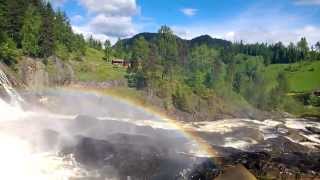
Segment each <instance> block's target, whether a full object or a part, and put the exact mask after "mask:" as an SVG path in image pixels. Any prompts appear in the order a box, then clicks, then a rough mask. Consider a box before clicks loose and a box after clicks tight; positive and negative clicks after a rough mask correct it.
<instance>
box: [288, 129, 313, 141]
mask: <svg viewBox="0 0 320 180" xmlns="http://www.w3.org/2000/svg"><path fill="white" fill-rule="evenodd" d="M286 136H287V137H289V138H291V139H293V140H295V141H296V142H306V141H308V139H307V138H306V137H304V136H302V135H301V134H300V132H299V131H297V130H294V129H289V130H288V132H287V133H286Z"/></svg>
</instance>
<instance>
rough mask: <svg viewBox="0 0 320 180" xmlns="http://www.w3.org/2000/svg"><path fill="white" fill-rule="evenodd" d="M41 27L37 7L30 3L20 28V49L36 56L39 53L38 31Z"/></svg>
mask: <svg viewBox="0 0 320 180" xmlns="http://www.w3.org/2000/svg"><path fill="white" fill-rule="evenodd" d="M40 28H41V16H40V13H39V12H38V11H37V9H36V8H35V7H34V6H32V5H30V6H29V8H28V9H27V11H26V13H25V17H24V21H23V26H22V30H21V38H22V42H21V45H22V50H23V52H24V54H26V55H29V56H34V57H36V56H38V55H39V53H40V47H39V33H40Z"/></svg>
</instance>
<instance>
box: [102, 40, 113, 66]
mask: <svg viewBox="0 0 320 180" xmlns="http://www.w3.org/2000/svg"><path fill="white" fill-rule="evenodd" d="M111 58H112V47H111V43H110V41H109V40H106V41H105V43H104V57H103V59H104V60H105V61H107V62H110V61H111Z"/></svg>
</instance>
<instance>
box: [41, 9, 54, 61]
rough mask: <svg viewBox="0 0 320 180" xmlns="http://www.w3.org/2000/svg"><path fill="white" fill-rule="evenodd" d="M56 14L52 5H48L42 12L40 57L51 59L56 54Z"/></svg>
mask: <svg viewBox="0 0 320 180" xmlns="http://www.w3.org/2000/svg"><path fill="white" fill-rule="evenodd" d="M53 23H54V12H53V9H52V7H51V5H50V3H48V4H47V6H46V8H45V9H44V10H43V12H42V24H41V31H40V55H41V56H42V57H49V56H51V55H53V53H54V29H53V28H54V27H53Z"/></svg>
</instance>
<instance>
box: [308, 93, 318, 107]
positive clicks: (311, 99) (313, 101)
mask: <svg viewBox="0 0 320 180" xmlns="http://www.w3.org/2000/svg"><path fill="white" fill-rule="evenodd" d="M309 104H310V105H312V106H317V107H318V106H320V97H319V96H316V95H314V94H311V95H310V97H309Z"/></svg>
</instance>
